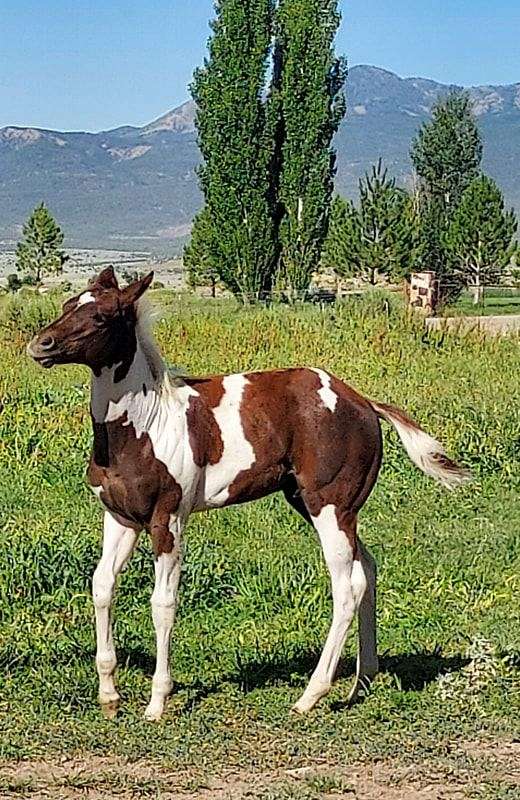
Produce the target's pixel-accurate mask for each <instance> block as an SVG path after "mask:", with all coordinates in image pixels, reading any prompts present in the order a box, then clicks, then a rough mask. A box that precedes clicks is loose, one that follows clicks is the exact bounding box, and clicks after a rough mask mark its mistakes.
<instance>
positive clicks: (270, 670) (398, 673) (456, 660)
mask: <svg viewBox="0 0 520 800" xmlns="http://www.w3.org/2000/svg"><path fill="white" fill-rule="evenodd" d="M320 654H321V651H319V650H310V651H308V652H305V653H302V654H301V655H300V656H297V657H295V658H292V659H269V658H268V657H267V658H266V659H263V660H252V661H241V659H240V654H237V668H236V671H234V672H233V673H231V674H227V675H220V676H218V677H215V678H213V679H209V680H207V681H194V682H193V683H191V682H190V683H184V684H183V683H178V684H176V686H177V689H178V690H187V691H189V692H190V694H191V695H192V701H193V700H194V702H197V701H201V700H203V699H204V698H205V697H208V696H210V695H212V694H215V693H217V692H218V691H219V690H220V688H221V686H222V685H223V684H225V683H228V684H234V685H236V686H238V687H239V688H240V691H242V692H244V693H248V692H251V691H254V690H255V689H261V688H264V687H267V686H277V685H289V686H304V685H305V684H306V682H307V680H308V679H309V678H310V676H311V674H312V671H313V670H314V668H315V666H316V664H317V663H318V660H319V657H320ZM121 663H123V664H126V665H127V666H129V667H131V668H132V667H133V668H136V669H139V670H141V671H143V672H145V673H146V674H147V675H150V676H151V675H152V674H153V670H154V668H155V660H154V658H153V657H152V656H150V654H148V653H143V652H142V651H139V650H127V651H125V652H123V653H121ZM468 663H469V659H468V658H466V657H464V656H462V655H454V656H449V657H446V656H443V655H442V653H441V652H440V651H438V650H434V651H432V652H429V653H403V654H401V655H395V656H390V655H383V656H382V657H381V659H380V669H379V672H380V673H384V674H387V675H392V676H393V677H394V678H395V679H396V682H397V684H398V686H399V687H400V689H401V690H402V691H405V692H409V691H422V690H423V689H424V688H425V687H426V686H428V684H430V683H432V682H433V681H435V680H436V679H437V678H438V677H439V676H440V675H444V674H446V673H449V672H458V671H459V670H460V669H462V668H463V667H464V666H466V664H468ZM355 671H356V662H355V660H354V659H353V658H349V659H346V660H344V661H342V663H341V666H340V670H339V673H338V674H339V675H340V676H341V677H348V676H349V675H351V676H354V674H355Z"/></svg>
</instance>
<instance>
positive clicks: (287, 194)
mask: <svg viewBox="0 0 520 800" xmlns="http://www.w3.org/2000/svg"><path fill="white" fill-rule="evenodd" d="M339 22H340V14H339V12H338V8H337V1H336V0H280V2H279V5H278V10H277V14H276V25H275V39H276V43H275V58H274V70H273V88H272V92H271V99H270V103H271V113H272V114H273V111H272V109H273V108H274V114H273V116H274V119H275V122H274V128H275V130H276V133H275V140H276V136H277V141H276V144H277V146H278V150H279V152H278V155H277V154H276V153H275V155H274V164H275V168H276V167H278V168H279V170H280V172H279V176H275V187H274V192H275V193H276V195H277V206H276V207H277V209H278V213H279V218H278V219H279V222H280V224H279V237H280V248H281V253H280V271H279V283H280V284H281V285H282V286H283V287H284V288H286V289H287V290H288V291H289V293H294V292H300V291H302V290H305V289H307V288H308V286H309V283H310V280H311V277H312V274H313V272H314V271H315V270H316V269H317V268H318V265H319V261H320V256H321V250H322V246H323V242H324V239H325V236H326V234H327V228H328V222H329V214H330V205H331V199H332V191H333V180H334V174H335V162H336V156H335V152H334V150H333V149H332V148H331V141H332V138H333V136H334V134H335V132H336V131H337V129H338V127H339V124H340V122H341V120H342V118H343V116H344V114H345V97H344V92H343V87H344V83H345V79H346V72H347V70H346V63H345V61H344V59H341V58H340V59H338V58H336V56H335V53H334V37H335V34H336V31H337V28H338V25H339Z"/></svg>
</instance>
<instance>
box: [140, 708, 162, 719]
mask: <svg viewBox="0 0 520 800" xmlns="http://www.w3.org/2000/svg"><path fill="white" fill-rule="evenodd" d="M163 714H164V706H162V707H158V706H151V705H150V706H148V708H147V709H146V711H145V712H144V718H145V720H146V721H147V722H159V720H160V719H161V717H162V715H163Z"/></svg>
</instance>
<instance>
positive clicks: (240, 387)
mask: <svg viewBox="0 0 520 800" xmlns="http://www.w3.org/2000/svg"><path fill="white" fill-rule="evenodd" d="M247 384H248V380H247V378H246V377H245V375H227V376H226V377H225V378H224V380H223V386H224V394H223V396H222V399H221V401H220V403H219V405H218V406H217V408H215V409H214V411H213V414H214V415H215V419H216V421H217V425H218V426H219V428H220V435H221V437H222V444H223V445H224V450H223V453H222V458H221V459H220V461H219V462H218V464H210V465H209V466H208V467H207V468H206V481H205V484H206V485H205V499H206V502H207V504H208V506H220V505H223V504H224V503H225V502H226V500H227V499H228V497H229V486H230V484H231V483H233V481H234V479H235V478H236V476H237V475H238V474H239V473H240V472H242V471H243V470H246V469H250V468H251V467H252V466H253V464H254V463H255V460H256V457H255V451H254V450H253V447H252V445H251V443H250V442H248V440H247V439H246V437H245V435H244V428H243V426H242V420H241V418H240V404H241V402H242V396H243V394H244V389H245V388H246V386H247Z"/></svg>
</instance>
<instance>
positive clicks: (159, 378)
mask: <svg viewBox="0 0 520 800" xmlns="http://www.w3.org/2000/svg"><path fill="white" fill-rule="evenodd" d="M159 316H160V309H159V308H158V307H157V306H153V305H152V304H151V303H150V302H149V301H148V300H147V298H141V300H140V301H139V303H138V306H137V325H136V327H135V333H136V337H137V341H138V342H139V344H140V346H141V349H142V351H143V353H144V357H145V358H146V361H147V363H148V366H149V367H150V372H151V373H152V376H153V379H154V381H155V383H156V386H157V388H158V389H159V392H160V394H164V395H167V394H170V393H171V392H172V391H173V389H174V387H175V386H178V385H179V384H181V385H182V384H183V383H184V381H183V376H182V374H181V371H180V370H179V371H177V370H176V369H174V368H171V367H168V366H167V364H166V362H165V360H164V358H163V356H162V353H161V351H160V349H159V345H158V344H157V342H156V340H155V337H154V335H153V331H152V328H153V325H154V323H155V322H156V321H157V320H158V318H159Z"/></svg>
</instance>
